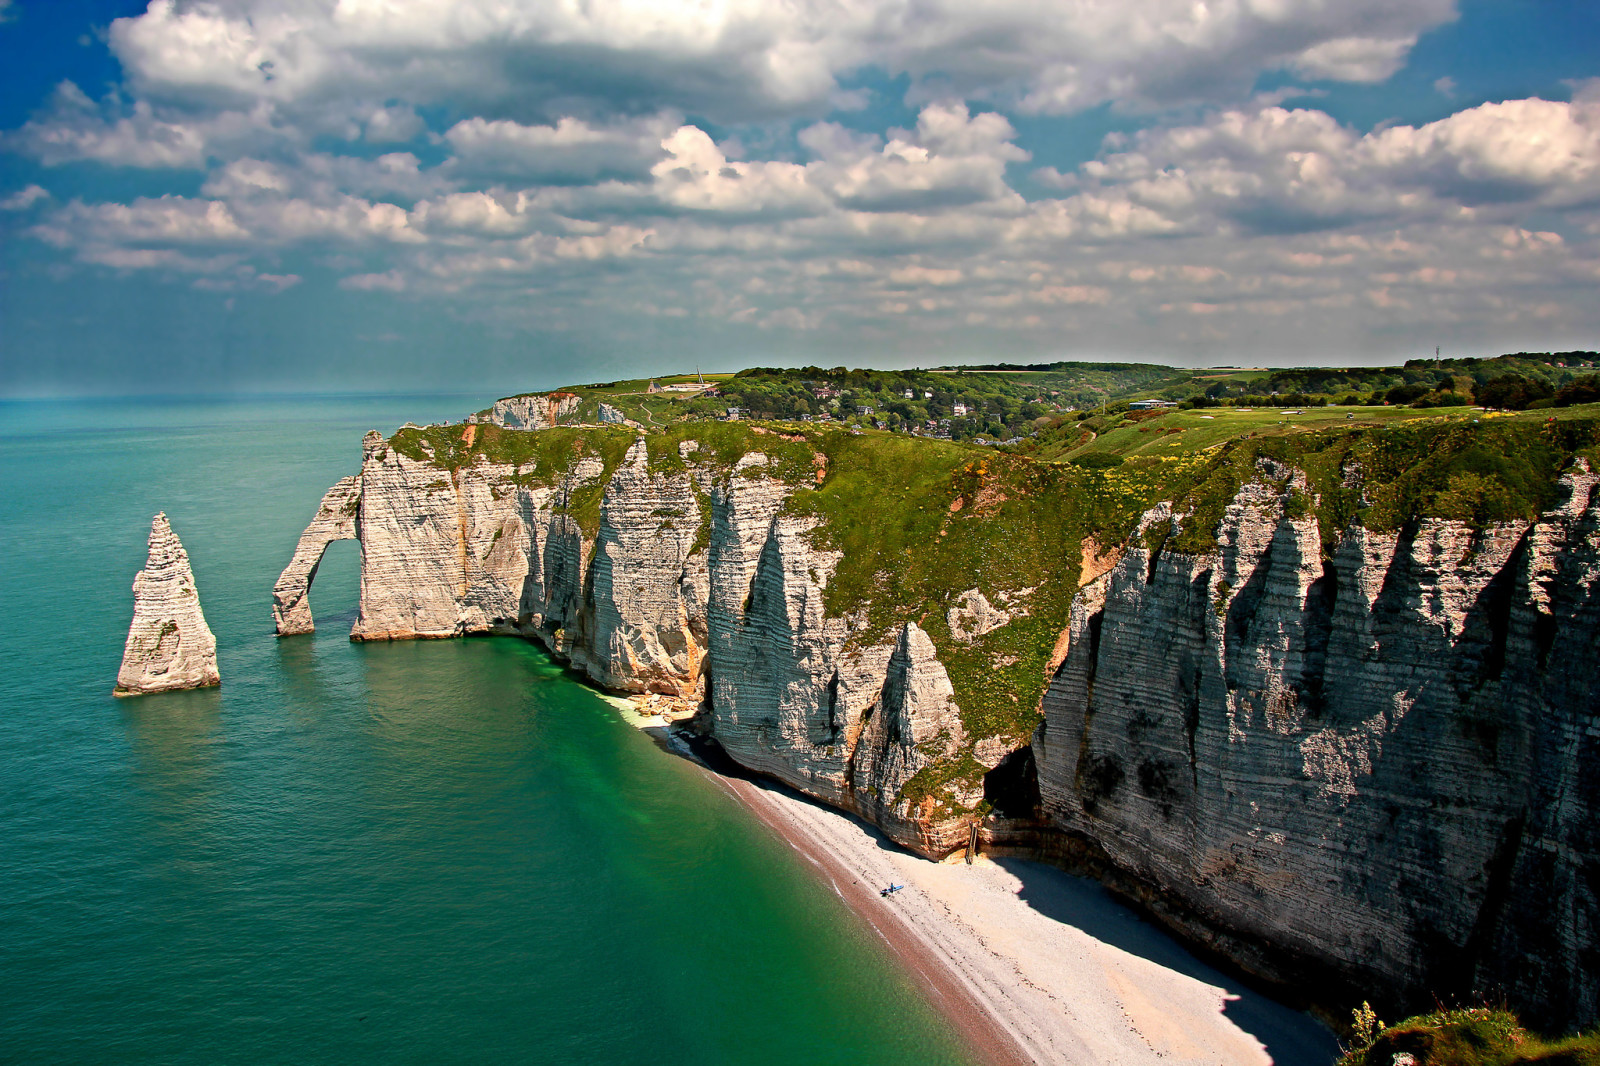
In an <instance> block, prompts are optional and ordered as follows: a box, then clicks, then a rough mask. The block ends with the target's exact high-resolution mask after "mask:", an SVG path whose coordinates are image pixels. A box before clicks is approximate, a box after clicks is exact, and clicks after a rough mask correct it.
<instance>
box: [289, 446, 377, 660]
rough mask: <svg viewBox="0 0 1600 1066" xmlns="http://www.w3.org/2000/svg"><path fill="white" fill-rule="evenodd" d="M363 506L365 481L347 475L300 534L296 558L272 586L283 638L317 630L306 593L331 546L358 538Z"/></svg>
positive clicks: (295, 553) (291, 560)
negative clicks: (362, 482) (334, 543)
mask: <svg viewBox="0 0 1600 1066" xmlns="http://www.w3.org/2000/svg"><path fill="white" fill-rule="evenodd" d="M360 505H361V482H360V479H359V478H355V477H347V478H344V479H343V480H341V481H340V482H339V483H338V484H336V485H334V486H333V488H331V489H329V490H328V492H327V494H326V495H325V496H323V497H322V503H321V504H320V505H319V506H318V507H317V513H316V516H315V517H314V518H312V519H311V524H310V525H309V526H307V527H306V531H305V532H304V533H302V534H300V542H299V543H298V544H296V545H295V548H294V558H292V559H290V560H289V565H288V566H286V567H284V570H283V573H282V574H280V575H279V576H278V583H277V584H276V585H274V586H272V621H273V623H274V625H275V626H276V628H277V631H278V635H279V636H280V637H287V636H292V635H295V634H298V633H310V632H313V631H314V630H315V629H316V625H315V624H314V623H313V622H312V619H311V601H310V600H309V599H308V598H307V596H306V593H307V591H308V590H309V589H310V588H311V582H312V581H314V580H315V579H316V576H317V568H318V567H319V566H321V565H322V556H323V554H324V553H325V552H326V551H327V550H328V545H329V544H332V543H333V542H334V541H336V540H350V539H352V538H354V537H355V535H356V512H357V510H358V509H359V507H360Z"/></svg>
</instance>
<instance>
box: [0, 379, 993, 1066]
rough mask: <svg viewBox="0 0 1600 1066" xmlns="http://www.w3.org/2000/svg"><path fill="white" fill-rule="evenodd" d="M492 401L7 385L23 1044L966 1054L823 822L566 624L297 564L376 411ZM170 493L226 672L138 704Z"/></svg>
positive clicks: (788, 1055) (347, 556) (396, 413)
mask: <svg viewBox="0 0 1600 1066" xmlns="http://www.w3.org/2000/svg"><path fill="white" fill-rule="evenodd" d="M482 402H483V398H482V397H440V398H414V397H413V398H406V397H377V398H348V397H340V398H315V397H303V398H285V399H270V400H261V399H251V400H248V401H211V400H206V401H148V400H138V401H117V402H110V401H95V402H72V403H65V402H29V403H0V472H3V478H4V505H3V507H0V545H3V550H4V558H5V565H4V568H3V569H0V610H3V614H0V617H3V619H4V630H3V633H0V1061H6V1062H19V1063H53V1062H60V1063H119V1064H140V1063H158V1062H159V1063H196V1064H213V1063H229V1062H249V1063H263V1064H264V1063H291V1062H292V1063H341V1064H344V1063H358V1062H417V1063H448V1062H471V1063H492V1062H534V1063H545V1062H548V1063H568V1062H585V1063H652V1064H655V1063H660V1064H671V1063H759V1064H761V1066H779V1064H786V1063H795V1064H801V1063H805V1064H817V1063H839V1064H846V1063H871V1064H873V1066H886V1064H895V1063H919V1064H932V1063H959V1062H963V1061H965V1060H964V1058H963V1056H962V1053H961V1052H960V1051H959V1050H958V1049H957V1045H956V1043H955V1041H954V1038H953V1037H952V1035H951V1033H950V1031H949V1030H948V1028H947V1027H946V1026H945V1024H944V1023H943V1021H942V1020H941V1019H939V1018H938V1017H936V1016H935V1015H934V1014H933V1013H932V1012H931V1011H930V1009H929V1008H928V1007H927V1006H926V1005H925V1004H924V1003H923V1001H922V1000H921V999H920V998H919V997H918V995H917V994H916V993H915V991H914V990H913V989H912V988H911V986H910V984H909V983H908V982H907V980H906V979H905V978H904V977H903V976H902V975H901V974H900V972H899V971H898V970H896V969H895V968H894V967H893V965H892V964H891V963H890V962H889V961H888V960H887V959H886V957H885V956H884V955H883V953H882V951H881V949H880V947H879V945H878V943H877V942H876V940H875V939H874V937H873V935H872V934H871V932H870V931H869V930H867V929H866V928H865V927H864V926H863V925H862V924H860V923H859V921H858V920H857V919H855V918H854V916H852V915H851V914H850V913H849V912H848V911H846V910H845V909H844V908H843V906H842V904H840V903H839V902H838V901H837V900H836V899H835V898H834V897H833V895H832V894H831V892H829V891H828V890H827V889H825V888H824V887H823V886H821V885H820V884H818V883H816V882H815V881H814V880H813V879H812V877H811V875H810V874H809V872H808V871H807V870H806V869H805V868H804V867H802V866H801V864H800V861H799V860H798V859H797V858H796V857H795V856H794V855H793V853H792V852H790V851H789V850H788V849H787V847H785V846H784V845H783V844H781V843H779V842H778V841H777V840H776V839H774V838H773V837H771V836H769V835H768V834H767V832H766V831H765V830H764V829H763V828H762V827H761V826H760V825H759V824H758V823H756V822H755V821H754V820H753V819H752V818H751V817H750V816H749V815H747V814H746V813H745V812H744V811H743V810H742V809H741V808H740V807H739V806H738V805H737V804H735V803H734V802H733V800H732V799H730V798H729V797H727V796H726V795H724V794H723V793H722V792H721V791H720V790H719V789H718V788H717V787H716V786H715V785H714V784H712V783H710V782H708V781H706V780H705V779H703V778H702V777H701V776H700V775H699V774H698V773H697V772H696V771H695V770H694V768H693V767H691V766H689V765H687V764H685V763H683V762H681V761H679V760H677V759H674V758H672V757H670V756H667V755H665V754H663V753H661V752H660V751H658V750H656V749H655V747H654V746H653V745H652V744H651V742H650V741H649V739H648V738H646V737H645V736H644V735H642V734H640V733H639V732H638V731H637V730H635V729H633V728H632V727H630V726H628V725H627V724H625V723H624V722H622V721H621V720H620V719H619V717H618V716H617V714H616V712H614V711H613V710H612V709H611V708H610V707H609V706H608V705H607V704H606V703H605V702H604V701H603V700H601V699H600V698H599V697H597V696H596V695H595V694H594V693H592V692H591V691H589V690H587V689H585V688H583V687H582V686H580V685H578V684H577V683H575V682H574V681H572V680H571V679H570V678H569V677H568V676H567V675H565V674H564V673H563V672H562V671H561V670H560V669H559V668H558V667H556V666H555V665H554V664H553V663H552V662H551V661H550V660H549V659H547V658H546V657H545V656H544V655H543V654H541V653H540V652H539V651H538V650H537V649H536V648H535V647H533V646H532V645H529V644H526V643H523V642H521V641H518V640H514V639H480V640H469V641H443V642H422V643H404V644H394V645H354V644H351V643H350V642H349V641H348V640H347V639H346V635H347V634H348V632H349V629H350V625H351V622H352V621H353V620H354V616H355V606H356V569H357V548H356V545H355V544H354V543H353V542H344V543H340V544H335V545H334V546H333V548H332V550H330V551H329V553H328V558H327V561H326V563H325V564H324V566H323V568H322V571H321V573H320V574H319V575H318V578H317V584H316V587H315V590H314V591H313V593H312V607H313V611H314V612H315V614H316V618H317V624H318V632H317V634H316V635H315V636H313V637H298V638H293V639H290V640H286V641H279V640H277V639H276V638H275V637H274V636H273V635H272V612H271V594H272V583H273V580H274V579H275V578H276V577H277V574H278V571H279V570H280V569H281V568H282V567H283V566H284V564H285V563H287V562H288V559H289V555H290V553H291V551H292V549H293V547H294V543H295V539H296V537H297V536H298V535H299V532H300V530H301V528H302V527H303V526H304V524H305V523H306V522H307V521H308V520H309V519H310V517H311V515H312V513H313V511H314V510H315V508H316V505H317V502H318V500H319V499H320V498H321V495H322V492H323V491H324V490H325V489H326V488H327V487H328V486H329V485H331V484H332V483H333V482H334V481H335V480H337V479H338V478H339V477H341V476H343V475H345V474H350V473H354V472H356V470H357V469H358V468H359V463H360V439H361V434H362V432H363V431H365V430H367V429H371V428H376V429H379V430H382V431H384V432H386V433H387V432H391V431H393V430H394V428H395V427H396V426H398V425H399V424H401V423H402V422H405V421H407V420H412V421H416V422H419V423H420V422H426V421H430V420H435V419H440V418H458V417H460V416H461V415H462V414H464V413H466V412H467V411H470V410H473V409H475V408H477V407H480V406H482ZM158 510H165V511H166V512H167V514H168V515H169V516H170V518H171V519H172V524H173V528H174V529H175V530H176V531H177V533H178V535H179V537H180V538H182V540H183V543H184V546H185V547H186V548H187V549H188V551H189V555H190V559H191V561H192V563H193V565H194V570H195V576H196V581H197V583H198V586H199V590H200V595H201V602H202V605H203V607H204V609H205V613H206V619H207V621H208V622H209V623H210V624H211V628H212V630H213V631H214V632H215V633H216V635H217V641H218V650H219V659H220V665H221V670H222V677H223V686H222V688H221V689H220V691H219V690H212V691H209V692H191V693H174V694H168V695H158V696H145V697H141V698H138V699H133V700H116V699H113V698H112V696H111V687H112V683H113V681H114V680H115V677H116V672H117V666H118V664H119V662H120V661H121V656H122V644H123V639H124V637H125V636H126V634H127V625H128V620H129V618H130V617H131V615H132V593H131V591H130V585H131V583H132V580H133V575H134V573H135V571H137V570H138V569H139V568H140V567H141V566H142V564H143V562H144V555H145V537H146V536H147V534H148V532H149V526H150V517H151V515H152V514H154V513H155V512H156V511H158Z"/></svg>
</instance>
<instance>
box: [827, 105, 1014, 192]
mask: <svg viewBox="0 0 1600 1066" xmlns="http://www.w3.org/2000/svg"><path fill="white" fill-rule="evenodd" d="M800 136H801V142H802V143H803V144H805V145H806V146H807V147H810V148H811V149H812V150H814V151H817V152H819V153H820V154H821V155H822V159H821V160H820V161H819V162H818V163H815V164H813V165H812V166H811V167H809V168H808V169H809V170H810V171H811V172H812V181H813V183H814V184H815V185H817V186H818V187H820V188H823V189H826V190H827V192H828V193H829V194H830V195H831V196H832V197H833V198H834V199H836V200H837V201H838V202H839V203H840V204H842V205H844V206H846V207H850V208H855V209H859V210H868V211H884V210H919V209H927V208H934V207H946V206H952V205H958V204H969V203H978V202H983V201H995V200H1005V199H1013V198H1016V194H1015V193H1013V192H1012V191H1011V189H1010V187H1009V186H1007V185H1006V181H1005V168H1006V164H1007V163H1008V162H1021V161H1024V160H1026V159H1028V158H1029V155H1028V153H1027V152H1026V151H1024V150H1022V149H1021V148H1018V147H1017V146H1016V145H1015V144H1013V143H1011V141H1012V138H1014V137H1015V136H1016V131H1015V130H1013V129H1012V128H1011V123H1009V122H1007V121H1006V119H1005V118H1004V117H1002V116H1000V115H997V114H993V113H986V114H980V115H977V116H970V115H969V114H968V112H967V108H966V106H965V105H964V104H931V105H929V106H927V107H925V108H923V110H922V113H921V114H920V115H919V116H918V118H917V128H916V130H915V131H914V132H907V131H905V130H894V131H891V136H890V139H889V143H888V144H886V145H884V146H883V148H882V149H879V150H876V151H874V150H873V148H874V147H875V146H874V145H872V143H871V142H870V141H866V140H863V139H861V138H858V137H852V136H851V135H849V134H848V133H847V132H846V131H844V130H841V129H839V128H837V127H831V126H829V125H823V126H816V127H812V128H811V129H809V130H807V131H805V132H803V133H802V134H801V135H800Z"/></svg>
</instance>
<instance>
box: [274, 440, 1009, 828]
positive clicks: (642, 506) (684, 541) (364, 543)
mask: <svg viewBox="0 0 1600 1066" xmlns="http://www.w3.org/2000/svg"><path fill="white" fill-rule="evenodd" d="M475 428H476V427H474V426H467V427H463V428H462V430H461V432H462V433H463V434H470V433H472V432H473V431H474V429H475ZM622 439H623V440H626V438H625V437H624V438H622ZM422 447H423V448H424V449H425V450H423V451H422V452H420V453H418V454H414V455H408V454H406V453H405V452H404V451H402V450H401V449H400V448H398V447H396V446H394V444H393V443H392V442H390V441H386V440H384V438H382V437H381V436H379V435H377V434H370V435H368V437H367V438H366V440H365V441H364V457H363V463H362V468H361V473H360V475H359V476H356V477H352V478H346V479H345V480H344V481H341V482H340V483H339V484H338V485H336V486H334V488H333V489H331V490H330V491H329V493H328V494H327V496H325V497H324V499H323V503H322V506H321V507H319V509H318V512H317V515H316V516H315V517H314V518H313V520H312V523H311V525H310V526H309V527H308V528H307V530H306V532H305V533H304V534H303V535H302V537H301V540H300V544H299V545H298V547H297V548H296V552H295V556H294V559H293V560H292V561H291V563H290V565H289V567H288V568H287V569H286V570H285V571H284V574H283V577H281V578H280V579H279V583H278V586H277V588H276V589H275V590H274V600H275V605H276V606H275V613H276V617H277V619H278V631H279V633H280V634H284V635H288V634H291V633H300V632H309V631H310V626H311V622H310V618H311V615H310V607H309V602H308V600H307V590H308V588H309V584H310V580H311V578H312V577H313V576H314V571H315V561H316V560H317V559H320V557H321V552H322V551H323V549H324V548H325V547H326V545H327V544H328V543H329V542H330V541H332V540H335V539H339V538H340V537H346V536H350V535H352V534H353V535H354V536H356V538H357V539H358V540H359V541H360V545H361V608H360V614H359V617H358V618H357V621H356V624H355V627H354V629H353V630H352V632H351V637H352V639H356V640H398V639H416V638H446V637H454V636H462V635H467V634H472V633H518V634H522V635H525V636H529V637H533V638H535V639H537V640H539V641H540V642H541V643H543V644H544V645H545V646H546V647H548V648H549V649H550V650H551V651H552V652H553V653H554V654H555V655H556V656H558V657H559V658H561V659H563V660H565V661H567V662H569V663H570V664H571V665H572V666H573V667H574V668H575V669H578V670H580V671H582V672H584V673H585V674H587V675H588V676H589V677H590V678H592V679H593V680H594V681H595V682H596V683H597V684H600V685H602V686H604V687H606V688H609V689H612V690H614V691H621V692H639V693H645V692H649V693H660V694H663V695H666V696H669V697H673V698H675V699H678V700H680V701H683V702H684V703H685V704H686V705H689V706H695V705H699V704H701V703H702V702H704V704H705V705H706V708H707V710H706V712H705V721H706V727H707V728H708V730H709V732H710V733H711V734H712V735H713V736H715V737H716V738H717V740H718V741H719V742H720V744H721V745H722V746H723V748H724V749H725V750H726V751H727V752H728V753H729V754H730V755H731V756H732V757H733V758H734V759H736V760H738V761H739V762H741V763H743V764H744V765H746V766H749V767H751V768H752V769H756V770H759V771H761V772H764V773H769V774H772V775H773V776H775V777H778V778H779V779H781V780H784V781H786V782H788V783H790V784H792V785H794V786H795V787H797V788H800V789H802V790H803V791H806V792H808V793H810V794H812V795H816V796H820V797H822V798H824V799H826V800H827V801H829V802H831V803H834V804H837V805H839V806H841V807H845V808H847V809H850V810H858V811H862V812H863V813H866V814H867V815H868V816H870V817H871V818H873V820H874V821H877V822H878V823H879V824H881V825H883V826H884V827H885V828H886V829H888V830H889V831H890V832H891V833H893V834H894V835H895V836H896V837H897V838H898V839H901V840H903V841H904V842H906V843H908V844H910V845H911V846H914V847H918V848H921V849H923V850H926V851H930V852H943V851H947V850H949V849H950V848H951V847H953V846H955V845H956V843H958V842H959V841H964V840H965V832H966V830H965V826H966V820H965V819H964V818H960V817H941V816H938V815H936V814H935V813H934V812H933V805H932V803H931V801H930V800H928V799H926V798H922V799H917V800H915V801H914V800H912V799H910V798H907V797H905V796H903V795H902V792H903V791H904V786H905V784H906V782H907V781H909V780H910V779H911V778H912V777H913V776H914V775H915V774H916V772H917V771H918V770H920V769H922V768H923V767H925V766H927V765H929V764H930V763H932V762H934V761H936V760H937V759H939V758H940V757H941V756H948V755H950V754H951V753H952V752H954V750H955V749H956V748H957V747H958V746H959V745H960V744H961V743H962V742H963V741H964V740H965V736H964V733H963V730H962V726H961V720H960V712H959V708H958V707H957V706H956V705H955V702H954V700H953V699H952V688H951V684H950V680H949V677H948V676H947V675H946V673H945V670H944V667H943V666H942V665H941V664H940V663H939V661H938V659H937V656H936V654H935V652H934V649H933V646H932V644H931V642H930V641H929V639H928V637H927V635H926V634H925V633H924V632H923V631H922V630H921V629H920V628H919V627H918V626H917V625H916V624H914V623H907V624H903V625H901V626H899V627H897V628H895V629H894V630H893V631H890V632H878V633H867V632H865V631H864V630H863V627H864V625H865V622H864V620H863V619H861V618H830V617H827V616H826V613H825V612H824V610H823V595H824V592H825V589H826V586H827V583H828V581H829V579H830V577H831V575H832V572H833V568H834V566H835V564H836V563H837V561H838V554H837V553H830V552H826V551H820V550H818V549H817V548H816V547H815V546H814V545H813V544H812V542H811V540H810V538H809V537H808V533H809V532H810V531H811V529H812V528H813V527H814V526H815V525H816V519H814V518H808V517H803V516H798V515H793V514H790V513H788V512H787V511H786V510H785V503H786V501H787V500H788V499H789V497H790V496H791V494H792V493H793V492H794V491H795V484H794V483H793V482H792V481H790V480H785V479H784V478H782V477H780V476H777V475H776V474H775V473H774V472H773V471H772V470H770V469H769V466H770V460H769V458H768V457H767V456H766V455H763V454H760V453H755V452H752V453H749V454H745V455H743V456H742V457H740V458H739V459H738V460H737V462H734V463H732V464H731V465H730V464H723V463H719V462H717V461H715V460H713V459H710V458H709V457H708V458H706V459H705V460H701V458H700V457H699V456H698V455H697V454H696V451H695V443H694V442H692V441H686V442H683V444H682V448H681V451H680V452H679V454H677V455H676V456H675V458H676V459H677V460H678V461H677V462H672V463H665V464H662V463H658V464H652V462H651V460H650V456H649V453H648V448H647V446H646V443H645V440H644V438H639V439H637V440H636V441H634V442H633V443H632V444H631V445H628V446H627V447H626V448H624V449H621V452H622V454H621V455H620V456H616V457H613V458H611V459H610V460H607V459H606V457H605V456H603V455H602V454H598V453H583V454H577V455H575V456H573V457H571V459H570V461H568V462H566V463H565V464H564V465H562V466H560V467H559V469H553V470H548V471H544V472H543V473H542V474H536V473H534V472H532V471H530V469H529V468H528V465H523V466H518V465H517V464H515V463H502V462H494V461H491V460H490V459H488V458H486V457H484V456H481V455H480V456H477V457H475V459H474V461H472V462H469V463H466V464H463V465H459V466H453V467H451V466H443V465H441V464H440V462H438V461H437V457H436V456H435V455H434V454H433V453H432V450H431V446H429V445H422ZM595 504H598V506H597V507H596V506H595ZM590 512H594V514H593V517H592V519H591V518H590ZM584 520H591V521H592V524H591V525H589V527H588V528H585V521H584ZM1003 754H1004V751H999V752H996V753H995V758H996V759H998V758H999V756H1000V755H1003ZM962 798H963V799H964V800H965V803H966V805H967V806H971V805H972V804H974V803H976V802H977V801H978V800H981V798H982V794H981V786H980V787H979V789H978V791H977V792H976V793H972V794H967V795H964V796H963V797H962Z"/></svg>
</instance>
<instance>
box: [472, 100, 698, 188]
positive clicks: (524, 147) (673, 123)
mask: <svg viewBox="0 0 1600 1066" xmlns="http://www.w3.org/2000/svg"><path fill="white" fill-rule="evenodd" d="M677 126H678V122H677V120H676V119H675V118H673V117H671V116H653V117H648V118H644V119H632V120H623V121H619V122H616V123H613V124H611V125H609V126H596V125H593V124H591V123H588V122H585V121H583V120H582V119H578V118H573V117H571V116H566V117H563V118H561V119H560V120H558V121H556V122H555V123H552V124H550V125H523V124H521V123H518V122H513V121H511V120H510V119H495V120H492V121H491V120H489V119H484V118H479V117H474V118H469V119H463V120H462V121H460V122H457V123H456V124H455V125H454V126H452V127H450V129H449V130H448V131H447V132H446V133H445V135H444V139H445V141H446V142H447V143H448V144H449V145H450V148H451V149H452V151H453V152H454V154H455V161H456V164H457V166H458V167H459V169H460V170H462V171H463V172H465V173H470V174H487V175H494V176H502V177H509V178H515V179H520V180H523V181H528V182H574V183H576V182H585V181H595V180H598V179H600V178H622V179H627V178H635V179H636V178H641V177H643V176H645V175H647V174H649V173H650V168H651V167H652V166H654V165H655V164H656V163H657V162H659V161H660V160H661V159H662V157H663V156H664V155H665V154H666V150H665V149H664V148H663V146H662V141H663V140H664V139H665V138H666V137H667V136H668V135H669V134H670V133H671V132H672V131H673V130H674V129H676V128H677Z"/></svg>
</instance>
